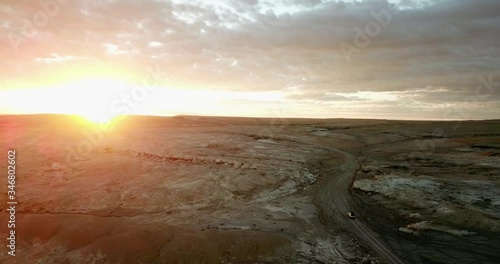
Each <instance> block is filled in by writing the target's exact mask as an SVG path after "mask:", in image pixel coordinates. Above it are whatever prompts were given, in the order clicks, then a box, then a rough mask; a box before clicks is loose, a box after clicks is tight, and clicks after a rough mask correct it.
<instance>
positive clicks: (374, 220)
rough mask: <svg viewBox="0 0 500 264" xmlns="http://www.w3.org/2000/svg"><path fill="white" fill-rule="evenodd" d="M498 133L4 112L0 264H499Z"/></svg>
mask: <svg viewBox="0 0 500 264" xmlns="http://www.w3.org/2000/svg"><path fill="white" fill-rule="evenodd" d="M499 128H500V121H475V122H461V123H458V122H409V121H408V122H403V121H384V120H344V119H328V120H312V119H286V120H285V119H279V120H278V119H276V120H273V119H258V118H253V119H245V118H216V117H213V118H212V117H191V116H182V117H173V118H161V117H128V118H126V119H124V120H122V121H121V122H120V123H118V124H117V125H116V127H115V129H114V131H113V132H109V133H103V132H98V133H96V131H97V130H96V129H97V128H95V127H92V126H90V125H87V124H83V123H81V122H77V121H76V120H75V118H73V117H68V116H51V115H34V116H0V135H1V136H0V146H1V148H0V149H1V152H0V159H1V163H0V164H1V167H2V171H3V172H4V173H3V175H4V176H3V177H4V178H5V182H7V175H6V173H5V171H6V169H5V167H6V165H7V163H6V161H7V148H9V147H10V148H15V149H16V151H17V165H16V169H17V180H16V188H17V189H16V192H17V194H16V195H17V201H18V205H17V211H16V234H17V239H16V241H17V244H16V256H15V257H10V256H9V255H7V251H8V249H7V247H6V245H7V242H6V240H5V237H7V236H8V235H7V232H8V229H7V221H8V218H7V217H8V215H7V213H6V211H5V209H2V211H1V214H0V237H2V238H3V239H2V240H0V248H2V250H0V262H2V263H379V262H381V263H386V262H392V263H401V262H402V263H495V262H496V260H498V259H499V258H500V253H498V250H497V249H498V248H499V247H500V239H498V237H499V233H500V213H499V212H500V185H499V181H500V179H499V177H500V173H499V172H500V168H499V164H500V162H499V161H500V132H499V131H500V129H499ZM354 177H355V178H354ZM1 188H2V191H1V197H0V203H1V204H3V205H5V204H6V202H7V194H6V193H7V186H6V185H5V184H3V185H2V187H1ZM2 208H5V207H4V206H2ZM347 210H352V211H355V212H356V213H357V215H358V219H356V220H350V219H348V218H347V217H346V216H345V213H346V211H347Z"/></svg>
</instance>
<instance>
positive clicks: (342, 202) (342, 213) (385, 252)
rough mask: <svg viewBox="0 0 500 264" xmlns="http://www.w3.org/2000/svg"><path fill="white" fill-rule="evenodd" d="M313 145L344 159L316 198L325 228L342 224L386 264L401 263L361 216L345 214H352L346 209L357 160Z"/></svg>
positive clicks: (348, 207)
mask: <svg viewBox="0 0 500 264" xmlns="http://www.w3.org/2000/svg"><path fill="white" fill-rule="evenodd" d="M314 145H316V146H318V147H321V148H324V149H328V150H329V151H332V152H333V153H335V154H337V155H339V156H341V157H343V159H344V160H345V161H344V163H343V164H342V165H341V166H340V168H339V173H338V174H336V175H334V176H332V177H329V178H328V181H327V183H326V184H325V185H324V186H323V187H322V188H321V189H320V190H319V192H318V198H319V199H317V200H318V201H321V202H322V204H320V206H321V209H322V213H323V219H324V220H325V221H326V225H327V226H328V225H329V224H328V223H332V224H333V223H341V224H342V225H343V226H344V227H345V229H346V230H348V232H349V233H351V234H352V235H354V236H355V237H356V238H358V239H359V240H360V242H364V243H365V244H366V245H367V246H369V247H370V248H371V249H373V250H374V251H375V252H377V253H378V254H379V256H380V257H382V258H383V259H385V260H386V261H388V262H389V263H398V264H400V263H404V262H403V261H402V260H401V259H400V258H399V257H398V256H397V255H396V254H394V253H393V252H392V251H391V249H390V248H388V247H387V245H386V244H385V243H384V241H383V240H382V239H381V238H380V237H379V236H378V235H377V233H375V232H373V231H372V230H370V228H368V226H367V225H366V224H364V223H363V221H362V217H361V218H358V219H356V220H351V219H349V218H348V217H347V216H346V213H347V212H348V211H351V209H350V206H349V202H350V200H351V197H350V194H349V188H350V186H351V183H352V181H353V180H354V174H355V172H356V170H357V168H358V163H357V161H356V158H355V157H354V156H353V155H352V154H350V153H347V152H344V151H342V150H339V149H335V148H331V147H327V146H321V145H317V144H314Z"/></svg>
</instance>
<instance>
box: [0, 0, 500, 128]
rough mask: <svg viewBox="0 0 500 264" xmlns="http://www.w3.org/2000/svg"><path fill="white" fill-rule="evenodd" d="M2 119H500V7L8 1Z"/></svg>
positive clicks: (377, 0)
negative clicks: (49, 115)
mask: <svg viewBox="0 0 500 264" xmlns="http://www.w3.org/2000/svg"><path fill="white" fill-rule="evenodd" d="M0 45H1V46H0V69H1V71H0V113H2V114H31V113H67V114H81V115H83V116H87V117H88V118H92V119H94V120H99V119H106V118H108V117H112V116H114V115H118V114H144V115H176V114H194V115H223V116H259V117H315V118H339V117H342V118H384V119H498V118H500V91H499V90H500V1H498V0H474V1H470V0H427V1H412V0H400V1H385V0H384V1H383V0H369V1H328V0H303V1H299V0H282V1H279V0H240V1H228V0H227V1H226V0H220V1H207V0H205V1H198V0H194V1H193V0H190V1H187V0H186V1H184V0H174V1H166V0H157V1H154V0H142V1H131V0H128V1H126V0H88V1H76V0H41V1H31V0H2V1H1V2H0Z"/></svg>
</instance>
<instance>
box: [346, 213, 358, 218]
mask: <svg viewBox="0 0 500 264" xmlns="http://www.w3.org/2000/svg"><path fill="white" fill-rule="evenodd" d="M347 217H349V218H351V219H356V215H355V214H354V213H353V212H347Z"/></svg>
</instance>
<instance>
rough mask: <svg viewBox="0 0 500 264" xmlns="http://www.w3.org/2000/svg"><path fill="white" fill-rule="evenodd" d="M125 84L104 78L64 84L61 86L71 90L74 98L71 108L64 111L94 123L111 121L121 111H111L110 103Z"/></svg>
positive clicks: (120, 92) (121, 91)
mask: <svg viewBox="0 0 500 264" xmlns="http://www.w3.org/2000/svg"><path fill="white" fill-rule="evenodd" d="M127 86H128V84H127V83H125V82H123V81H120V80H115V79H106V78H88V79H84V80H80V81H77V82H72V83H69V84H67V85H64V86H63V87H61V88H62V89H63V90H65V91H68V92H71V93H72V96H73V99H74V100H73V101H74V104H73V105H71V107H70V108H71V109H65V111H67V112H72V113H73V114H76V115H78V116H80V117H82V118H83V119H84V120H85V121H87V122H90V123H94V124H98V123H106V122H110V121H113V120H115V119H116V118H117V117H118V116H119V115H120V114H121V113H117V112H113V111H112V103H113V102H114V101H115V100H117V99H119V98H120V95H121V94H122V93H123V92H124V88H126V87H127Z"/></svg>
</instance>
